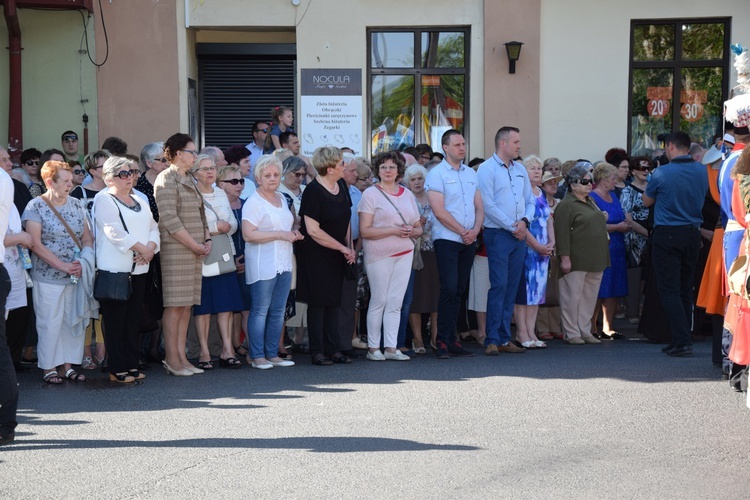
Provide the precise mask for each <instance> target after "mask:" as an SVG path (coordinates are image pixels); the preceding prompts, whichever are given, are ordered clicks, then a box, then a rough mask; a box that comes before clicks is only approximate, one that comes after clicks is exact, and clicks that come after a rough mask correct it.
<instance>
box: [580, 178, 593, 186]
mask: <svg viewBox="0 0 750 500" xmlns="http://www.w3.org/2000/svg"><path fill="white" fill-rule="evenodd" d="M592 182H594V181H592V180H591V179H579V180H578V181H577V184H580V185H582V186H588V185H589V184H591V183H592Z"/></svg>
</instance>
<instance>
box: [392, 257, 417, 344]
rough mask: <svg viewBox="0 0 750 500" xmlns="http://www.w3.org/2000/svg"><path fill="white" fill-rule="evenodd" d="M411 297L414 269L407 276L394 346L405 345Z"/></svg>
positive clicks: (412, 294) (412, 295)
mask: <svg viewBox="0 0 750 500" xmlns="http://www.w3.org/2000/svg"><path fill="white" fill-rule="evenodd" d="M417 251H419V250H417ZM413 298H414V269H412V270H411V276H409V284H408V285H406V293H405V294H404V301H403V302H402V303H401V320H400V322H399V324H398V342H397V345H396V347H405V346H406V327H408V326H409V309H411V301H412V299H413Z"/></svg>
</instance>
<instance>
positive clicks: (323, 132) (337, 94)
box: [299, 69, 363, 156]
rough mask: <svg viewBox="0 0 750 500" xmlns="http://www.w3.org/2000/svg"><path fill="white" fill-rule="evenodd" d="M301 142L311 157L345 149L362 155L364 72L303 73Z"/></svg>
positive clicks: (310, 71)
mask: <svg viewBox="0 0 750 500" xmlns="http://www.w3.org/2000/svg"><path fill="white" fill-rule="evenodd" d="M301 83H302V85H301V89H302V92H301V97H300V113H299V115H300V127H299V130H300V134H301V135H300V142H301V143H302V154H304V155H306V156H312V155H313V153H314V152H315V149H316V148H319V147H321V146H335V147H337V148H342V147H344V146H346V147H350V148H352V149H353V150H354V151H355V152H356V153H357V154H358V155H359V154H362V151H363V145H362V144H363V143H362V70H360V69H303V70H302V71H301Z"/></svg>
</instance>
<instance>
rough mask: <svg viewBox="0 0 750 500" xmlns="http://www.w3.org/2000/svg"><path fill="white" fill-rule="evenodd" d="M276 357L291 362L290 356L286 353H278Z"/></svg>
mask: <svg viewBox="0 0 750 500" xmlns="http://www.w3.org/2000/svg"><path fill="white" fill-rule="evenodd" d="M277 355H278V356H279V357H280V358H281V359H283V360H284V361H291V360H292V355H291V354H290V353H288V352H286V351H279V352H278V354H277Z"/></svg>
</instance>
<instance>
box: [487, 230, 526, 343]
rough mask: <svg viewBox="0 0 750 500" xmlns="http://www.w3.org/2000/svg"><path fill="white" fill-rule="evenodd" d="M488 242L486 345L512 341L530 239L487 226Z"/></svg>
mask: <svg viewBox="0 0 750 500" xmlns="http://www.w3.org/2000/svg"><path fill="white" fill-rule="evenodd" d="M484 245H485V247H486V248H487V262H488V264H489V268H490V291H489V292H488V293H487V338H486V339H485V341H484V345H490V344H495V345H504V344H507V343H508V342H510V321H511V319H512V318H513V306H514V303H515V299H516V294H517V293H518V283H519V282H520V280H521V273H522V272H523V260H524V257H525V255H526V242H525V241H523V240H521V241H519V240H517V239H516V238H515V236H513V234H512V233H510V232H508V231H506V230H504V229H492V228H485V229H484Z"/></svg>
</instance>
